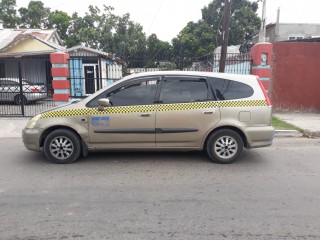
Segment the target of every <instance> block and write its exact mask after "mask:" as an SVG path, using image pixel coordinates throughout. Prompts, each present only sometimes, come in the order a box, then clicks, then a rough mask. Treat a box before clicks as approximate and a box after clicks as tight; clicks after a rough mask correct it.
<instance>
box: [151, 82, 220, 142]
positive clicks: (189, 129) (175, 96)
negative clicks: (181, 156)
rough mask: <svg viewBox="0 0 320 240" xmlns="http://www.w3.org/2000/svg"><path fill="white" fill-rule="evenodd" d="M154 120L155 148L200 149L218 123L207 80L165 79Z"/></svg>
mask: <svg viewBox="0 0 320 240" xmlns="http://www.w3.org/2000/svg"><path fill="white" fill-rule="evenodd" d="M159 103H160V104H159V106H158V111H157V117H156V143H157V147H158V148H172V147H174V148H184V147H188V148H190V147H191V148H201V147H202V144H203V139H204V137H205V136H206V134H207V133H208V131H209V130H210V129H211V128H213V127H214V125H216V124H217V123H218V121H219V119H220V111H219V107H218V104H217V103H216V102H214V101H213V95H212V92H211V91H210V90H209V85H208V82H207V79H205V78H202V77H197V76H166V77H165V78H164V81H163V83H162V87H161V91H160V98H159Z"/></svg>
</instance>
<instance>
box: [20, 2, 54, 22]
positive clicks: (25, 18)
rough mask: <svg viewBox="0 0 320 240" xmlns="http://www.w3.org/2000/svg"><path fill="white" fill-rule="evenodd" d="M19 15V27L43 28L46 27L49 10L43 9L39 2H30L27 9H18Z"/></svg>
mask: <svg viewBox="0 0 320 240" xmlns="http://www.w3.org/2000/svg"><path fill="white" fill-rule="evenodd" d="M19 13H20V27H23V28H44V26H46V25H47V18H48V16H49V14H50V8H45V7H44V5H43V3H42V2H41V1H30V2H29V4H28V8H24V7H22V8H20V9H19Z"/></svg>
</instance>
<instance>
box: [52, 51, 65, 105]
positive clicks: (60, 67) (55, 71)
mask: <svg viewBox="0 0 320 240" xmlns="http://www.w3.org/2000/svg"><path fill="white" fill-rule="evenodd" d="M50 61H51V64H52V68H51V74H52V77H53V80H52V88H53V91H54V93H53V101H54V104H55V106H58V105H62V104H66V103H68V102H69V100H70V81H69V80H68V77H69V54H66V53H51V54H50Z"/></svg>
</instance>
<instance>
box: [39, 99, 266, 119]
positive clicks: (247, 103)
mask: <svg viewBox="0 0 320 240" xmlns="http://www.w3.org/2000/svg"><path fill="white" fill-rule="evenodd" d="M259 106H267V102H266V101H265V100H244V101H220V102H196V103H177V104H159V105H139V106H121V107H109V108H107V109H106V110H105V111H99V110H98V109H97V108H83V109H70V110H57V111H52V112H47V113H44V114H42V115H41V118H55V117H72V116H83V115H105V114H121V113H135V112H137V113H138V112H141V113H143V112H152V111H162V112H163V111H183V110H191V109H203V108H215V107H222V108H228V107H230V108H231V107H259Z"/></svg>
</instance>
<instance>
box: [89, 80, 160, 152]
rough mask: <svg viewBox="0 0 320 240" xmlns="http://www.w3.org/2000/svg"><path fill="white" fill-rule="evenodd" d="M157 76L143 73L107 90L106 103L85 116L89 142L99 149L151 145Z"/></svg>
mask: <svg viewBox="0 0 320 240" xmlns="http://www.w3.org/2000/svg"><path fill="white" fill-rule="evenodd" d="M159 80H160V77H145V78H139V79H135V80H134V81H130V82H129V83H124V84H123V83H122V84H121V85H120V86H118V87H113V88H112V89H111V90H107V92H106V93H104V94H102V95H99V96H98V97H97V99H95V100H94V101H96V102H97V100H98V99H100V98H109V100H110V103H111V104H112V105H111V106H110V107H107V108H106V109H105V111H102V112H99V114H93V115H90V116H89V138H90V143H92V144H96V147H97V148H101V149H125V148H128V149H132V148H154V147H155V120H156V110H155V105H154V101H155V96H156V92H157V88H158V85H159Z"/></svg>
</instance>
